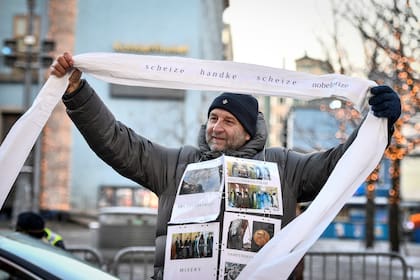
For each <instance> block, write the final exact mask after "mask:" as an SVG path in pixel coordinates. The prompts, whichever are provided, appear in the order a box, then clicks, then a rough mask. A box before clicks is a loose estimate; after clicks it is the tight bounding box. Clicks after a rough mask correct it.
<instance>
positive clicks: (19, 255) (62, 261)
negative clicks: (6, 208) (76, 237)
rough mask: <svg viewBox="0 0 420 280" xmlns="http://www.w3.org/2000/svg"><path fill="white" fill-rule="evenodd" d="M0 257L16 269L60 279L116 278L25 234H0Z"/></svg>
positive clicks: (3, 232)
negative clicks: (15, 266) (22, 268)
mask: <svg viewBox="0 0 420 280" xmlns="http://www.w3.org/2000/svg"><path fill="white" fill-rule="evenodd" d="M0 257H4V258H7V259H9V260H10V259H12V260H13V262H14V263H15V264H17V265H19V266H22V267H25V268H26V269H28V270H30V271H32V272H34V273H35V274H39V273H45V274H47V275H54V276H56V277H58V278H60V279H85V278H86V277H87V276H89V279H117V278H115V277H114V276H112V275H110V274H108V273H106V272H104V271H102V270H100V269H99V268H96V267H94V266H92V265H90V264H88V263H86V262H84V261H82V260H80V259H78V258H76V257H75V256H73V255H72V254H71V253H70V252H67V251H65V250H63V249H61V248H56V247H54V246H51V245H49V244H46V243H44V242H42V241H41V240H38V239H36V238H33V237H30V236H28V235H26V234H21V233H18V232H12V231H0Z"/></svg>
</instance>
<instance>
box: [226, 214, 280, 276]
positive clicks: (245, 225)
mask: <svg viewBox="0 0 420 280" xmlns="http://www.w3.org/2000/svg"><path fill="white" fill-rule="evenodd" d="M280 229H281V220H278V219H272V218H266V217H260V216H255V215H248V214H240V213H230V212H225V216H224V221H223V236H222V245H221V254H220V274H219V279H229V280H233V279H236V277H237V276H238V275H239V273H240V272H241V271H242V269H243V268H244V267H245V266H246V264H247V263H248V262H249V261H250V260H251V259H252V257H253V256H254V255H255V254H257V253H258V251H259V250H260V249H261V248H262V247H264V245H265V244H266V243H267V242H268V241H270V239H271V238H272V237H273V236H274V234H276V233H278V232H279V231H280Z"/></svg>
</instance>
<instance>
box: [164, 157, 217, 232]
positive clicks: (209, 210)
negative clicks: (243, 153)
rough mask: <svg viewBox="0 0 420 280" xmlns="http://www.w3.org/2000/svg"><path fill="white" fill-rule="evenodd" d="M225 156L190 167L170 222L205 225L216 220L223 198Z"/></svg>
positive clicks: (183, 177)
mask: <svg viewBox="0 0 420 280" xmlns="http://www.w3.org/2000/svg"><path fill="white" fill-rule="evenodd" d="M223 177H224V176H223V156H222V157H219V158H216V159H213V160H208V161H204V162H198V163H193V164H189V165H188V166H187V168H186V169H185V172H184V174H183V176H182V179H181V182H180V184H179V187H178V191H177V196H176V198H175V203H174V207H173V209H172V216H171V220H170V222H171V223H173V224H183V223H205V222H210V221H214V220H216V218H217V216H218V215H219V213H220V202H221V200H222V195H223V187H224V178H223Z"/></svg>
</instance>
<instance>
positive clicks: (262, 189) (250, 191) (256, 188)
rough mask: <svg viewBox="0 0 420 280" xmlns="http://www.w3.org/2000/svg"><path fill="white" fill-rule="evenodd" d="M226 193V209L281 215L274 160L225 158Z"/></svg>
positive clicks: (279, 189) (281, 205)
mask: <svg viewBox="0 0 420 280" xmlns="http://www.w3.org/2000/svg"><path fill="white" fill-rule="evenodd" d="M225 192H226V201H225V202H226V210H227V211H236V212H245V213H257V214H268V215H282V214H283V203H282V194H281V184H280V178H279V172H278V167H277V164H276V163H273V162H265V161H260V160H253V159H243V158H235V157H228V156H227V157H225Z"/></svg>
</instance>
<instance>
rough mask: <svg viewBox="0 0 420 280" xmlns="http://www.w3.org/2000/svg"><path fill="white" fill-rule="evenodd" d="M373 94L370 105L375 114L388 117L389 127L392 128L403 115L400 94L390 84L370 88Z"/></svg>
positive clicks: (379, 116)
mask: <svg viewBox="0 0 420 280" xmlns="http://www.w3.org/2000/svg"><path fill="white" fill-rule="evenodd" d="M370 92H371V93H372V96H371V97H370V98H369V105H371V106H372V111H373V114H374V115H375V116H376V117H378V118H387V119H388V128H389V129H391V128H392V127H393V125H394V123H395V122H396V121H397V120H398V118H399V117H400V115H401V101H400V98H399V96H398V94H397V93H396V92H395V91H394V90H393V89H392V88H390V87H389V86H376V87H373V88H371V89H370Z"/></svg>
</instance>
